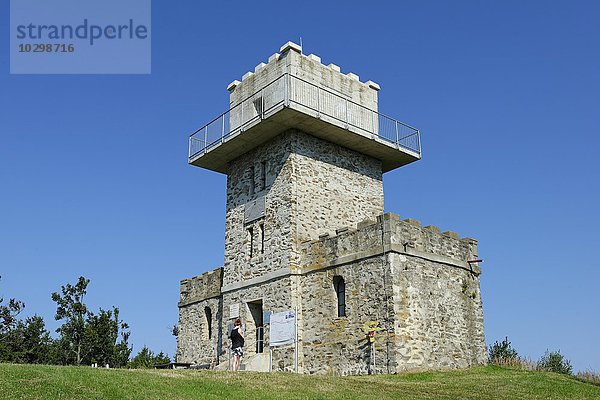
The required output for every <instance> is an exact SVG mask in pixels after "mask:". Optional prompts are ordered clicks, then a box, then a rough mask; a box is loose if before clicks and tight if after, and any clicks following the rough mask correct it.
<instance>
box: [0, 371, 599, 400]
mask: <svg viewBox="0 0 600 400" xmlns="http://www.w3.org/2000/svg"><path fill="white" fill-rule="evenodd" d="M225 398H227V399H233V398H236V399H242V400H250V399H286V400H287V399H289V400H293V399H369V400H373V399H452V400H454V399H561V400H562V399H595V400H598V399H600V387H599V386H594V385H591V384H588V383H582V382H579V381H577V380H575V379H573V378H570V377H568V376H564V375H557V374H553V373H545V372H531V371H520V370H513V369H504V368H498V367H480V368H472V369H468V370H460V371H446V372H420V373H406V374H401V375H378V376H354V377H328V376H306V375H295V374H287V373H286V374H284V373H274V374H266V373H265V374H261V373H250V372H238V373H231V372H213V371H171V370H105V369H92V368H88V367H56V366H33V365H11V364H0V399H6V400H10V399H19V400H27V399H81V400H87V399H90V400H91V399H94V400H98V399H143V400H144V399H152V400H156V399H169V400H179V399H181V400H184V399H225Z"/></svg>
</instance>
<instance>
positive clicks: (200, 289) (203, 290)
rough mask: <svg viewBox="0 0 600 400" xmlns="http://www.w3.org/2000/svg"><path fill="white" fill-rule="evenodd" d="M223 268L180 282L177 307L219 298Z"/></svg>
mask: <svg viewBox="0 0 600 400" xmlns="http://www.w3.org/2000/svg"><path fill="white" fill-rule="evenodd" d="M221 286H223V267H220V268H217V269H215V270H213V271H209V272H205V273H203V274H202V275H198V276H195V277H193V278H189V279H183V280H182V281H181V282H180V286H179V287H180V291H179V293H180V297H179V307H183V306H186V305H189V304H191V303H195V302H198V301H202V300H206V299H210V298H213V297H219V296H221Z"/></svg>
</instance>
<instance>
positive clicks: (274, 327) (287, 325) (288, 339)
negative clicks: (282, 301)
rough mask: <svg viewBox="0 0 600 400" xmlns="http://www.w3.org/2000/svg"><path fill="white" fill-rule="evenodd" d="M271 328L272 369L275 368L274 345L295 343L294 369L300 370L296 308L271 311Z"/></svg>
mask: <svg viewBox="0 0 600 400" xmlns="http://www.w3.org/2000/svg"><path fill="white" fill-rule="evenodd" d="M270 325H271V326H270V329H269V348H270V358H271V360H270V363H269V365H270V370H272V369H273V347H278V346H285V345H288V344H292V343H294V344H295V348H294V370H295V371H296V372H298V336H297V327H298V319H297V318H296V310H287V311H283V312H278V313H271V318H270Z"/></svg>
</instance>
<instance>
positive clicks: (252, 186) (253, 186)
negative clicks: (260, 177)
mask: <svg viewBox="0 0 600 400" xmlns="http://www.w3.org/2000/svg"><path fill="white" fill-rule="evenodd" d="M254 174H255V171H254V167H250V196H254V192H255V191H256V182H255V177H254Z"/></svg>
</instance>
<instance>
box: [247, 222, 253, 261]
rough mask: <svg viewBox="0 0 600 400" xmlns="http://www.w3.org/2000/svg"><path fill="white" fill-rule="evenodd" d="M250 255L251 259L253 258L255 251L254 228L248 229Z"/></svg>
mask: <svg viewBox="0 0 600 400" xmlns="http://www.w3.org/2000/svg"><path fill="white" fill-rule="evenodd" d="M248 246H249V248H248V254H249V256H250V258H252V256H253V255H254V254H253V249H254V229H252V227H250V228H248Z"/></svg>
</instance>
